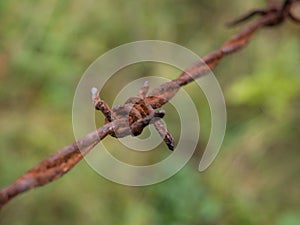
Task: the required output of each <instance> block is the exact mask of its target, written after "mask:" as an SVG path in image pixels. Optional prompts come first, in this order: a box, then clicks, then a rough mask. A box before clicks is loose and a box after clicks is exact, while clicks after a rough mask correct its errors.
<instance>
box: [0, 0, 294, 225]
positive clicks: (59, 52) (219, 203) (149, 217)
mask: <svg viewBox="0 0 300 225" xmlns="http://www.w3.org/2000/svg"><path fill="white" fill-rule="evenodd" d="M264 4H265V3H264V1H258V0H256V1H238V0H233V1H228V2H226V3H225V2H224V1H221V0H213V1H211V0H205V1H204V0H203V1H198V0H187V1H183V0H182V1H181V0H176V1H172V0H164V1H159V0H151V1H150V0H129V1H121V0H114V1H109V0H101V1H92V0H86V1H83V0H75V1H58V0H50V1H46V0H39V1H33V0H25V1H16V0H10V1H6V0H3V1H1V2H0V34H1V35H0V105H1V108H0V115H1V116H0V137H1V138H0V187H4V186H6V185H8V184H10V183H11V182H12V181H14V180H15V179H16V178H17V177H18V176H20V175H21V174H22V173H23V172H25V171H26V170H28V169H29V168H31V167H32V166H34V165H35V164H36V163H37V162H39V161H40V160H42V159H44V158H46V157H47V156H49V155H50V154H52V153H54V152H55V151H56V150H58V149H60V148H61V147H62V146H64V145H66V144H69V143H71V142H73V140H74V136H73V132H72V121H71V117H72V115H71V110H72V100H73V95H74V92H75V88H76V85H77V83H78V81H79V79H80V78H81V76H82V74H83V72H84V71H85V69H86V68H87V67H88V65H89V64H90V63H91V62H92V61H94V60H95V59H96V58H97V57H98V56H100V55H101V54H103V53H105V52H106V51H108V50H110V49H111V48H113V47H117V46H118V45H120V44H123V43H127V42H132V41H136V40H144V39H159V40H166V41H171V42H175V43H178V44H180V45H183V46H185V47H188V48H190V49H191V50H193V51H194V52H196V53H198V54H199V55H205V54H206V53H208V52H210V51H212V50H214V49H215V48H217V47H219V46H220V45H221V44H222V43H223V42H224V41H225V40H226V39H227V38H229V37H230V36H231V35H232V34H233V33H234V32H236V31H237V30H236V29H227V28H226V27H225V26H224V23H225V21H228V20H230V19H232V18H234V17H236V16H238V15H240V14H242V13H244V12H245V11H247V10H248V9H251V8H257V7H260V6H264ZM299 36H300V27H299V26H296V25H294V24H292V23H287V24H285V25H284V26H282V27H281V28H274V29H266V30H264V31H260V33H259V34H258V35H257V36H256V37H255V38H254V40H253V41H252V42H251V44H250V45H249V46H248V47H247V48H246V49H244V50H243V51H242V52H240V53H237V54H235V55H232V56H230V57H228V58H227V59H225V60H224V61H223V62H222V63H221V65H220V66H218V68H217V69H216V70H215V75H216V76H217V78H218V80H219V82H220V85H221V87H222V88H223V91H224V94H225V98H226V103H227V110H228V123H227V132H226V136H225V140H224V144H223V147H222V149H221V151H220V154H219V155H218V157H217V159H216V160H215V161H214V163H213V164H212V165H211V167H209V169H208V170H206V171H205V172H203V173H199V172H198V171H197V163H198V161H199V159H200V157H199V155H201V150H203V149H204V147H205V145H206V142H207V137H208V134H209V123H207V124H206V122H205V121H208V120H209V119H210V117H209V112H208V109H207V108H205V107H202V103H203V104H206V103H205V100H204V98H203V100H201V101H199V97H198V95H199V94H201V93H199V90H198V89H197V90H196V88H194V86H193V85H191V86H190V87H187V89H188V90H189V91H190V94H191V96H192V97H193V98H194V99H195V100H196V102H197V107H198V108H199V115H200V119H201V123H203V124H204V125H203V126H202V130H201V137H200V139H201V140H200V143H199V146H198V149H197V153H198V154H195V157H194V160H192V161H190V162H189V163H188V164H187V166H185V167H184V169H183V170H181V171H180V172H179V173H177V174H176V175H175V176H173V177H172V178H171V179H169V180H167V181H164V182H162V183H159V184H156V185H153V186H149V187H140V188H135V187H126V186H121V185H118V184H114V183H112V182H110V181H107V180H106V179H104V178H102V177H100V176H99V175H98V174H96V173H95V172H94V171H93V170H92V169H91V168H89V167H88V166H87V164H86V163H85V162H84V161H83V162H81V163H80V164H79V165H77V166H76V167H75V168H74V169H73V170H72V171H71V172H70V173H68V174H67V175H66V176H64V177H63V178H62V179H60V180H58V181H56V182H54V183H52V184H50V185H47V186H45V187H43V188H39V189H36V190H34V191H30V192H28V193H26V194H23V195H22V196H19V197H17V198H16V199H14V200H13V201H12V202H10V203H9V204H8V205H7V206H6V207H4V208H3V209H2V210H1V212H0V224H5V225H6V224H10V225H18V224H22V225H25V224H30V225H35V224H36V225H38V224H44V225H47V224H57V225H61V224H122V225H126V224H130V225H135V224H145V225H146V224H172V225H179V224H185V225H187V224H224V225H227V224H228V225H235V224H244V225H247V224H249V225H250V224H276V225H295V224H300V216H299V215H300V200H299V199H300V176H299V171H300V153H299V149H300V140H299V137H300V116H299V115H300V103H299V102H300V101H299V99H300V72H299V71H300V70H299V62H300V39H299ZM143 68H145V67H142V69H141V70H139V71H138V74H140V75H141V76H147V75H151V72H153V71H151V69H149V70H147V69H144V70H143ZM159 72H161V71H156V73H155V74H154V75H157V74H159ZM176 76H177V74H173V75H170V77H169V78H175V77H176ZM131 78H132V77H130V76H126V74H125V75H122V80H119V81H118V83H117V84H115V85H120V84H122V83H124V84H126V83H127V82H130V79H131ZM109 85H110V86H109V87H110V88H106V92H105V95H104V96H103V98H105V99H106V100H108V102H110V103H111V102H112V101H113V98H112V97H111V96H114V95H116V93H114V92H115V88H114V87H112V86H113V85H114V84H113V83H111V84H109ZM194 89H195V90H194ZM166 111H167V112H168V110H167V109H166ZM167 123H168V127H169V128H170V130H171V131H172V132H173V133H175V136H176V132H175V131H173V130H174V129H173V130H172V127H173V126H175V125H177V121H176V120H172V116H171V117H170V118H169V120H168V121H167ZM175 130H176V129H175ZM109 141H112V139H109V140H106V142H109ZM113 146H115V148H118V145H113ZM160 151H161V152H164V151H167V150H166V147H165V146H163V145H162V148H161V149H160ZM162 154H165V153H162Z"/></svg>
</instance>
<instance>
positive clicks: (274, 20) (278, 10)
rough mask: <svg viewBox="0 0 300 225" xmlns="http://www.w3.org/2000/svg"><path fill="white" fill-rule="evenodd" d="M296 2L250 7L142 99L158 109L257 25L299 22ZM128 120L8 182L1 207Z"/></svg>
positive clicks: (0, 194) (139, 123) (124, 130)
mask: <svg viewBox="0 0 300 225" xmlns="http://www.w3.org/2000/svg"><path fill="white" fill-rule="evenodd" d="M299 1H300V0H286V1H284V2H283V3H274V2H273V1H268V3H269V6H268V7H267V8H266V9H258V10H253V11H252V12H250V13H248V14H247V15H245V16H243V17H241V18H239V19H237V20H236V21H233V22H231V23H230V24H231V25H235V24H237V23H240V22H243V21H245V20H248V19H249V18H251V17H252V16H254V15H260V18H258V19H257V20H256V21H254V22H253V23H251V24H249V25H248V26H246V27H245V28H244V29H242V30H241V31H240V32H238V33H237V34H236V35H234V36H233V37H232V38H230V39H229V40H228V41H227V42H225V44H223V45H222V46H221V48H220V49H218V50H216V51H214V52H212V53H210V54H208V55H206V56H205V57H203V61H201V62H196V63H195V64H194V65H191V66H190V67H189V68H187V69H186V70H185V71H184V72H183V73H182V74H180V75H179V77H178V78H177V79H175V80H172V81H169V82H166V83H164V84H162V85H161V86H159V87H158V88H156V89H154V90H153V91H152V92H151V93H150V94H149V95H148V96H146V97H145V98H144V101H145V102H146V103H147V104H149V105H150V106H151V108H152V109H157V108H160V107H161V106H163V105H164V104H165V103H167V102H168V101H169V100H170V99H171V98H172V97H173V96H175V94H176V93H177V91H178V90H179V88H180V87H181V86H184V85H186V84H188V83H190V82H192V81H193V80H194V79H197V78H199V77H201V76H203V75H205V74H207V73H208V72H209V71H210V70H211V69H214V68H215V67H216V66H217V65H218V63H219V62H220V60H221V59H222V58H223V57H225V56H226V55H229V54H231V53H234V52H236V51H238V50H240V49H242V48H243V47H245V46H246V45H247V43H248V42H249V41H250V39H251V38H252V36H253V34H254V33H255V32H256V31H257V30H258V29H259V28H262V27H266V26H275V25H278V24H280V23H282V22H283V21H284V20H285V19H286V18H289V19H291V20H292V21H295V22H298V23H299V22H300V19H299V18H298V17H297V16H296V15H293V14H292V12H291V8H292V6H293V4H295V3H296V2H299ZM141 92H143V90H141ZM139 95H143V93H139ZM101 101H102V100H101ZM103 104H104V102H103ZM100 107H101V106H100ZM149 121H150V119H149ZM149 121H148V122H144V121H143V120H141V119H140V118H137V119H136V121H133V122H134V123H133V124H134V129H136V130H138V131H140V130H142V129H143V128H144V127H145V126H147V125H148V124H149ZM127 123H128V122H125V123H124V121H123V120H122V119H119V120H118V119H117V120H114V121H107V123H106V124H105V125H104V126H103V127H101V128H99V129H98V130H96V131H94V132H92V133H90V134H87V135H86V136H84V137H82V138H81V139H80V140H78V141H76V142H74V143H72V144H70V145H68V146H66V147H64V148H62V149H61V150H59V151H58V152H56V153H55V154H53V155H52V156H50V157H49V158H47V159H46V160H44V161H42V162H40V163H39V164H37V165H36V166H35V167H34V168H32V169H30V170H29V171H27V172H26V173H25V174H24V175H23V176H21V177H20V178H18V179H17V180H16V181H15V182H13V183H12V184H11V185H9V186H8V187H6V188H4V189H2V190H0V208H1V207H2V206H4V205H5V204H6V203H7V202H8V201H9V200H11V199H12V198H14V197H15V196H17V195H19V194H21V193H23V192H25V191H27V190H30V189H33V188H35V187H38V186H43V185H45V184H48V183H50V182H52V181H54V180H55V179H57V178H59V177H61V176H63V175H64V174H66V173H67V172H68V171H69V170H70V169H72V168H73V167H74V166H75V165H76V164H77V163H78V162H79V161H80V160H81V159H82V158H83V156H84V155H86V154H87V153H88V152H89V151H90V150H91V149H93V147H94V146H95V145H97V144H98V143H99V142H100V141H101V140H102V139H103V138H105V137H106V136H107V135H112V134H113V133H118V134H119V135H118V137H120V136H126V135H130V134H131V131H130V129H131V128H130V127H128V124H127ZM137 133H139V132H137Z"/></svg>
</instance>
